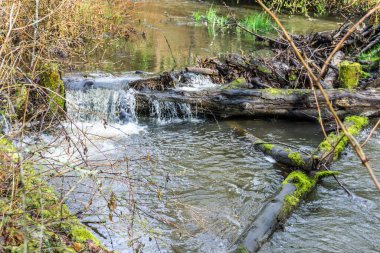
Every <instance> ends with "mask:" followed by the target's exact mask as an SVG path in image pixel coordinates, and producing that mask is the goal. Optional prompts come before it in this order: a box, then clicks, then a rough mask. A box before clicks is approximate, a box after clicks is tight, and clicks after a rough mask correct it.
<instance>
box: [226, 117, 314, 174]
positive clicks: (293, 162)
mask: <svg viewBox="0 0 380 253" xmlns="http://www.w3.org/2000/svg"><path fill="white" fill-rule="evenodd" d="M227 124H229V125H230V127H231V128H232V129H234V131H235V132H236V133H238V134H239V135H241V136H244V137H245V138H247V139H249V140H250V142H251V143H252V144H253V145H254V146H255V148H257V149H258V150H260V151H261V152H263V153H264V154H266V155H269V156H271V157H272V158H273V159H274V160H276V162H278V163H281V164H284V165H287V166H289V167H291V168H293V169H295V168H298V169H301V170H303V171H308V172H309V171H311V170H313V169H315V168H316V166H317V165H318V163H319V162H318V160H317V159H316V158H318V157H315V156H313V155H311V154H307V153H305V152H302V151H300V150H299V149H294V147H291V146H289V145H278V144H274V143H270V142H266V141H264V140H262V139H260V138H258V137H256V136H254V135H252V134H250V133H249V132H248V131H246V130H245V129H243V128H241V127H240V126H239V125H238V124H236V123H231V122H228V123H227Z"/></svg>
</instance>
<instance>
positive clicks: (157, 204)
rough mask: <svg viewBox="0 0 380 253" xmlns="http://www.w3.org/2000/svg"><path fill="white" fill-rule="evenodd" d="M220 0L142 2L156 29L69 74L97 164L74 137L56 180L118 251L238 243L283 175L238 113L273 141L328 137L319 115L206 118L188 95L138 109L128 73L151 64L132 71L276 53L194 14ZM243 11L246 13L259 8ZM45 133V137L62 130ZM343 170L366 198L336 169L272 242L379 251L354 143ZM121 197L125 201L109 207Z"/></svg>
mask: <svg viewBox="0 0 380 253" xmlns="http://www.w3.org/2000/svg"><path fill="white" fill-rule="evenodd" d="M209 7H210V4H208V3H204V2H198V1H184V0H180V1H166V0H160V1H143V2H142V3H139V4H137V11H138V16H139V20H138V21H136V22H137V23H136V26H137V29H138V30H139V29H143V30H144V31H145V35H144V37H146V39H143V40H141V39H139V40H138V41H134V40H135V39H132V41H131V40H130V41H118V42H114V43H113V44H110V45H109V49H107V50H106V52H105V53H104V52H103V54H102V53H101V52H99V53H95V55H94V56H92V57H93V58H92V59H91V61H90V64H87V65H86V66H82V67H81V69H80V70H81V71H87V72H92V73H93V74H87V75H86V76H85V77H84V76H83V75H81V74H70V75H68V76H66V77H65V83H66V87H67V94H66V95H67V99H68V103H67V112H68V115H69V117H70V119H71V122H68V123H66V125H65V128H66V129H67V131H68V132H70V135H72V137H73V138H74V137H75V138H78V139H80V140H81V143H85V146H86V152H85V155H84V156H85V158H86V160H87V161H88V164H87V165H83V164H82V163H81V162H80V161H81V156H82V155H81V154H79V153H78V152H74V151H71V152H68V150H70V148H72V147H69V146H66V144H65V142H64V141H63V142H62V143H63V144H62V143H61V144H60V145H57V146H54V145H52V146H51V149H50V152H49V154H50V156H51V157H54V158H57V160H59V161H60V162H62V163H65V164H71V165H72V167H73V168H74V169H73V170H72V171H71V172H69V173H67V174H66V175H65V176H64V177H61V178H55V179H54V180H53V181H52V183H53V184H54V185H55V186H56V189H57V191H58V192H61V193H62V194H64V193H67V192H70V194H69V195H68V198H67V200H66V203H67V204H68V206H69V208H70V210H71V211H73V212H74V213H75V212H77V211H81V210H85V211H84V212H83V211H81V212H80V213H79V215H78V216H79V217H80V218H81V220H82V221H84V222H85V223H86V224H88V225H89V227H90V228H92V229H93V231H94V233H95V234H96V235H97V237H98V238H99V239H100V240H101V241H102V242H103V243H104V244H105V245H106V246H107V247H109V248H110V249H114V250H117V251H119V252H132V250H131V245H133V246H134V247H135V248H140V249H142V250H143V252H218V253H219V252H227V251H228V250H229V247H230V246H231V244H232V243H233V242H234V240H236V239H237V237H238V236H239V235H240V234H241V233H242V232H243V230H244V229H245V228H246V226H247V225H248V224H250V222H251V221H252V219H254V217H255V215H256V214H257V213H258V212H259V210H260V208H261V207H263V205H264V204H265V203H266V202H267V201H269V200H270V198H271V197H272V196H273V194H274V193H275V192H276V191H277V190H278V189H279V187H280V186H281V182H282V180H283V176H284V174H283V172H282V171H283V170H282V168H281V165H279V164H276V163H275V162H274V161H273V160H272V159H271V158H270V157H266V156H264V155H263V154H262V153H261V152H259V151H256V150H255V149H254V148H253V147H252V145H251V144H250V143H249V141H247V140H245V139H244V138H242V137H239V136H236V134H235V133H234V131H233V129H232V128H231V123H234V124H238V125H240V126H242V127H244V128H245V129H248V130H249V131H250V132H251V133H253V134H254V135H255V136H258V137H260V138H262V139H264V140H267V141H269V142H270V141H276V142H283V143H288V144H291V145H296V146H299V147H301V148H303V149H305V150H309V151H310V150H312V149H313V148H315V147H316V146H317V145H318V144H319V143H320V141H321V140H322V139H323V135H322V133H321V131H320V129H319V126H318V125H317V124H315V123H312V122H297V121H286V120H281V119H251V120H248V119H237V120H224V121H219V120H217V119H205V118H202V117H201V116H200V115H196V114H194V113H191V110H190V108H189V105H186V104H175V103H162V102H160V101H158V100H155V99H154V98H152V100H151V101H150V115H138V114H137V113H136V107H137V106H138V105H136V101H135V99H134V92H135V91H133V90H131V89H128V83H129V82H131V81H133V80H137V79H139V78H142V77H143V76H145V75H149V74H145V75H141V74H135V73H134V72H128V71H135V70H141V71H145V72H155V73H156V72H161V71H164V70H170V69H171V68H173V67H176V68H179V67H183V66H187V65H192V64H194V62H195V61H196V58H197V57H200V56H215V55H218V54H221V53H222V54H223V53H228V52H239V51H240V50H243V51H244V52H249V53H257V54H260V53H265V48H263V46H262V45H260V44H258V43H255V41H254V39H253V38H252V36H250V35H247V34H243V33H235V32H225V33H218V32H216V33H215V32H213V31H210V30H209V28H207V27H205V26H201V25H197V24H195V23H194V22H193V20H192V17H191V15H192V13H193V12H194V11H197V10H200V11H206V10H207V9H208V8H209ZM218 8H219V9H220V10H223V7H222V6H219V7H218ZM233 10H234V11H235V12H236V13H237V14H238V15H240V16H244V15H246V14H248V13H249V12H252V11H257V10H254V9H251V8H247V7H245V8H235V7H234V8H233ZM281 19H282V21H284V23H285V24H286V26H287V28H288V29H290V31H291V32H294V33H307V32H310V31H320V30H326V29H333V28H335V27H337V25H338V23H337V22H338V21H337V20H333V19H331V20H322V19H321V20H314V19H307V18H304V17H298V16H292V17H287V16H282V17H281ZM164 35H165V36H166V38H167V40H168V43H166V39H165V36H164ZM269 35H270V34H269ZM168 44H169V45H170V48H169V46H168ZM95 71H102V72H112V73H114V74H113V75H110V74H102V73H95ZM115 73H117V74H115ZM214 88H215V85H214V84H213V83H212V82H211V81H210V80H209V79H207V78H205V77H199V76H196V75H191V76H190V77H189V82H188V83H187V85H186V87H181V88H180V89H184V90H186V89H193V90H194V89H196V90H197V89H214ZM84 133H85V135H86V137H84ZM45 137H46V140H45V141H46V142H49V141H51V140H52V139H53V138H55V137H52V136H45ZM362 137H364V136H362ZM78 143H79V142H78ZM379 144H380V136H379V135H376V136H375V137H374V138H373V139H372V140H371V141H370V142H369V144H368V145H367V146H366V151H367V152H368V155H369V157H370V160H371V161H372V164H373V165H374V167H375V170H377V171H378V172H379V171H380V166H379V164H380V153H379V152H380V151H379V149H378V147H379ZM82 158H83V157H82ZM92 168H95V169H92ZM332 169H335V170H338V171H341V172H342V175H341V176H340V178H341V179H342V180H343V181H344V182H345V183H346V185H347V186H348V187H349V189H350V190H351V191H353V192H354V193H355V195H356V197H355V198H350V197H348V196H347V195H346V194H345V192H344V191H343V190H342V189H341V188H340V187H339V186H338V185H337V184H336V182H335V181H334V180H333V179H326V180H325V181H324V182H323V183H322V184H321V185H320V186H319V187H318V188H317V190H316V191H315V192H314V193H313V194H312V195H311V196H310V197H309V199H308V200H307V201H306V202H303V203H302V205H301V206H300V208H299V209H298V210H297V211H296V212H295V213H294V214H293V215H292V216H291V217H290V219H289V220H288V221H287V222H286V224H285V225H284V229H283V230H280V231H278V232H276V233H275V234H274V236H273V238H272V240H270V242H269V243H267V244H266V245H264V247H263V248H262V250H261V251H262V252H305V251H311V252H379V251H380V248H379V244H378V242H379V241H380V228H379V226H380V215H379V214H380V212H379V211H380V207H379V206H380V195H379V194H378V192H377V191H376V189H375V187H374V186H373V185H372V184H371V181H370V179H369V177H368V175H367V173H366V171H365V170H364V168H362V167H361V165H360V162H359V161H357V159H356V158H355V156H354V154H353V151H352V150H351V149H347V151H346V152H345V153H344V155H343V157H342V158H341V159H340V160H339V161H338V162H337V163H334V166H333V168H332ZM113 196H114V197H113ZM110 199H112V200H116V201H112V202H116V203H112V204H111V205H110V202H111V201H110ZM89 203H91V205H88V204H89ZM110 206H111V207H110ZM111 209H112V210H111ZM131 238H133V240H131Z"/></svg>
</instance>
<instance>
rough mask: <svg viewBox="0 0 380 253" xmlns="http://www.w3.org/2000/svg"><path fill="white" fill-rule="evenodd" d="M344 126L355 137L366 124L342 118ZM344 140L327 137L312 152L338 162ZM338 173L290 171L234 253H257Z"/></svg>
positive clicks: (359, 119) (358, 119)
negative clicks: (324, 180)
mask: <svg viewBox="0 0 380 253" xmlns="http://www.w3.org/2000/svg"><path fill="white" fill-rule="evenodd" d="M344 124H345V125H346V127H347V128H348V131H349V132H350V133H351V134H352V135H354V136H357V135H358V134H359V133H360V132H361V131H362V130H363V128H364V127H365V126H366V125H367V124H368V119H367V118H366V117H359V116H350V117H346V118H345V120H344ZM347 144H348V140H347V137H346V136H345V135H344V133H342V132H339V133H338V134H335V133H331V134H330V135H329V136H328V138H327V139H326V140H324V141H323V142H322V143H321V144H320V145H319V146H318V148H317V149H316V152H315V153H316V154H318V155H319V159H320V160H321V159H322V158H326V157H327V159H330V160H327V161H332V158H328V157H329V156H326V155H327V154H328V155H329V154H332V155H331V157H335V159H336V158H338V157H339V154H340V153H341V152H342V151H343V149H344V148H345V147H346V146H347ZM336 174H338V172H332V171H326V170H319V171H312V172H310V173H308V174H305V172H303V171H299V170H298V171H293V172H292V173H290V174H289V175H288V176H287V178H286V179H285V180H284V182H283V183H282V185H281V188H280V190H279V192H278V193H277V194H276V195H275V196H274V197H273V198H272V200H271V201H269V202H268V203H267V204H266V205H265V206H264V207H263V208H262V209H261V211H260V212H259V214H258V215H257V216H256V218H255V220H254V221H253V223H252V224H250V225H249V226H248V227H247V228H246V229H245V231H244V232H243V234H242V235H241V236H240V237H239V238H238V240H237V241H236V243H235V248H236V252H241V251H242V250H243V251H246V252H247V251H248V252H257V251H258V250H259V249H260V247H261V246H262V245H263V244H264V243H265V242H266V241H267V240H268V239H269V238H270V236H271V235H272V234H273V233H274V231H275V230H276V229H277V228H278V227H279V226H280V225H281V224H283V223H284V222H285V221H286V219H287V218H288V217H289V216H290V215H291V213H292V212H293V211H294V210H295V209H296V208H297V206H298V205H299V203H300V202H301V200H302V199H303V198H305V197H306V196H307V195H308V194H309V193H310V192H312V191H313V190H314V188H315V187H316V185H317V183H318V181H319V180H320V179H321V178H323V177H327V176H331V175H336Z"/></svg>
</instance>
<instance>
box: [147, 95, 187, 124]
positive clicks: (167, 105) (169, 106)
mask: <svg viewBox="0 0 380 253" xmlns="http://www.w3.org/2000/svg"><path fill="white" fill-rule="evenodd" d="M150 116H151V117H153V118H155V120H156V122H157V123H158V124H160V125H164V124H168V123H175V122H182V121H192V120H193V119H194V118H193V114H192V112H191V106H190V105H189V104H186V103H174V102H168V101H164V102H162V101H158V100H152V101H150Z"/></svg>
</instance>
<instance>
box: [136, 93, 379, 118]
mask: <svg viewBox="0 0 380 253" xmlns="http://www.w3.org/2000/svg"><path fill="white" fill-rule="evenodd" d="M326 92H327V94H328V96H329V98H330V100H331V101H332V103H333V105H334V108H335V110H336V111H337V113H338V115H339V116H341V117H342V118H344V116H346V115H352V114H357V115H359V114H362V113H365V114H366V115H367V116H379V115H380V89H373V90H355V91H353V90H349V89H331V90H327V91H326ZM317 97H318V100H319V104H320V107H321V114H322V115H321V116H322V117H323V118H325V119H332V117H331V114H330V112H329V111H328V110H327V109H326V106H325V102H324V99H323V98H322V95H321V93H320V92H319V91H317ZM136 100H137V109H138V110H139V112H140V113H144V112H145V113H149V106H150V101H152V100H158V101H161V102H176V103H186V104H189V105H190V106H191V110H192V111H193V113H194V114H195V113H196V114H198V115H200V114H201V115H205V116H210V117H218V118H231V117H260V116H265V117H270V116H272V117H287V118H299V119H308V120H317V119H318V117H319V114H318V111H317V109H316V108H317V106H316V102H315V98H314V94H313V91H312V90H302V89H288V90H286V89H273V88H270V89H257V90H254V89H239V90H223V89H218V90H203V91H179V90H171V91H164V92H150V91H143V92H137V94H136Z"/></svg>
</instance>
